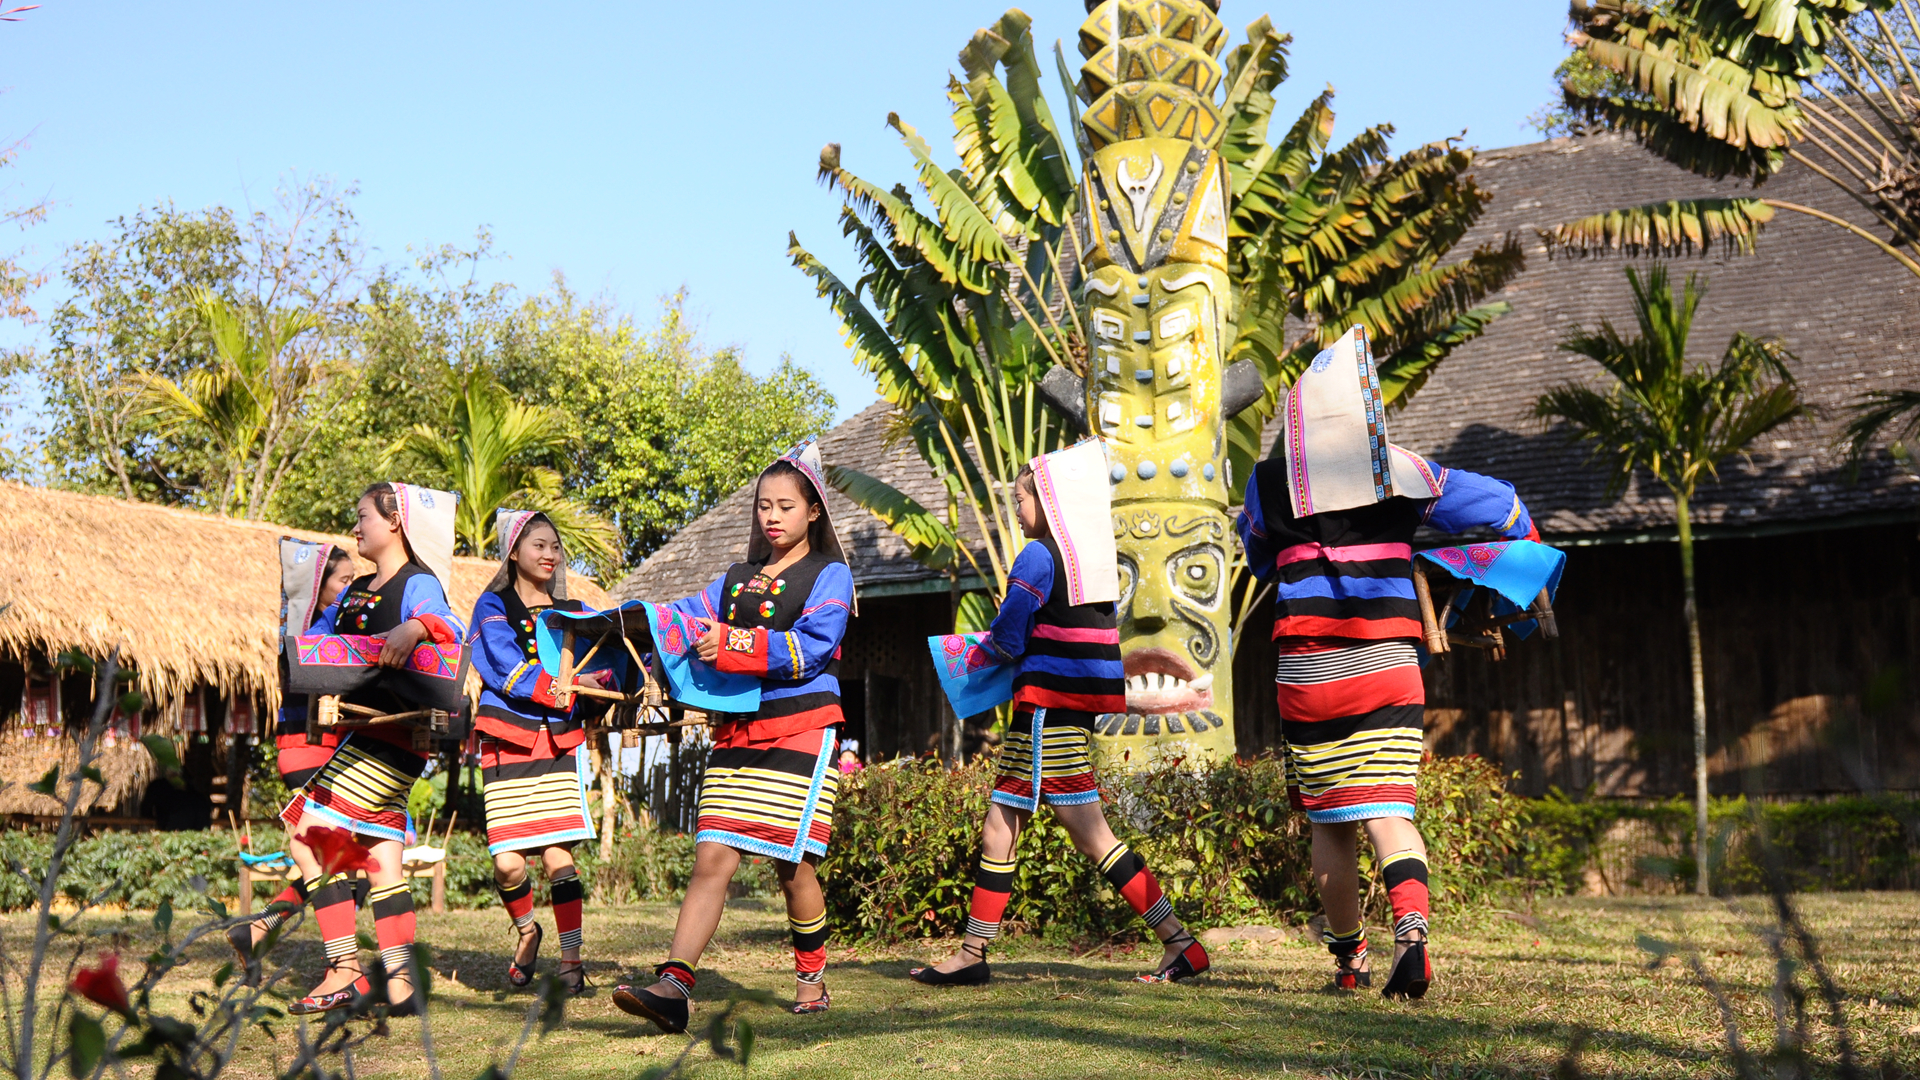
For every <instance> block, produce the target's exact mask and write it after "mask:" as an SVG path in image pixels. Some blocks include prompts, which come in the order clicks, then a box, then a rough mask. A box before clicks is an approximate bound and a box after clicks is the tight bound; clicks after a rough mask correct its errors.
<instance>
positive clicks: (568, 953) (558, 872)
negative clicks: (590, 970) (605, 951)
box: [540, 846, 580, 964]
mask: <svg viewBox="0 0 1920 1080" xmlns="http://www.w3.org/2000/svg"><path fill="white" fill-rule="evenodd" d="M540 862H541V864H542V865H543V867H544V868H545V870H546V871H547V884H548V885H552V884H553V882H554V879H556V878H564V877H566V876H568V875H573V876H575V877H578V875H579V869H578V868H577V867H575V866H574V864H573V849H572V848H570V847H559V846H555V847H549V848H547V849H546V850H544V851H542V852H541V853H540ZM553 921H554V928H555V929H556V930H559V929H561V927H560V922H561V919H560V901H558V900H555V901H554V913H553ZM560 962H561V963H563V964H578V963H579V962H580V946H579V945H568V944H566V935H565V933H564V932H563V933H562V934H561V945H560Z"/></svg>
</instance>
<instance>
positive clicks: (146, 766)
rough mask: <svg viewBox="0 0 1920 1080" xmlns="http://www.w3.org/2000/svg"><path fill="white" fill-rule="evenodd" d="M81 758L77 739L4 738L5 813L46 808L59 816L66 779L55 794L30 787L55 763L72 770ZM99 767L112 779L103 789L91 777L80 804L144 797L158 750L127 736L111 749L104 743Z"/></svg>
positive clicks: (0, 770)
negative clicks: (28, 787)
mask: <svg viewBox="0 0 1920 1080" xmlns="http://www.w3.org/2000/svg"><path fill="white" fill-rule="evenodd" d="M79 764H80V744H79V743H78V742H77V741H76V740H73V739H47V738H23V737H21V736H18V735H14V736H8V737H5V738H0V785H3V786H0V814H44V815H47V816H58V815H59V814H60V812H61V811H62V810H63V809H64V808H65V805H66V797H67V784H66V782H65V781H64V780H62V781H61V783H60V785H59V787H58V789H57V790H56V792H55V794H54V796H53V797H48V796H46V795H42V794H40V793H39V792H37V791H29V790H27V785H28V784H32V783H35V782H36V781H38V780H39V779H40V778H41V777H42V776H45V775H46V774H47V770H48V769H49V768H51V767H53V766H54V765H58V766H60V775H61V776H62V777H65V776H67V775H69V774H71V773H72V772H73V770H74V768H75V766H77V765H79ZM93 765H94V768H96V769H99V770H100V777H101V779H103V780H105V781H106V782H107V786H106V789H105V790H104V791H102V790H101V788H100V786H99V785H98V784H95V783H94V782H93V781H91V780H83V781H81V783H82V785H83V786H82V788H81V790H80V805H79V810H80V811H81V812H82V813H84V812H86V811H87V810H90V809H103V810H104V809H111V808H114V807H118V806H121V805H122V804H124V803H127V802H129V801H133V800H137V799H139V798H140V794H141V792H143V791H145V790H146V789H147V782H148V781H149V780H151V779H153V756H152V755H151V754H149V753H147V750H146V748H145V747H143V746H141V745H140V744H139V743H138V742H133V741H122V742H119V743H118V744H116V745H115V746H113V747H112V748H111V749H109V748H108V747H107V746H105V745H104V744H103V745H102V746H101V747H100V748H99V752H98V753H97V754H95V755H94V759H93Z"/></svg>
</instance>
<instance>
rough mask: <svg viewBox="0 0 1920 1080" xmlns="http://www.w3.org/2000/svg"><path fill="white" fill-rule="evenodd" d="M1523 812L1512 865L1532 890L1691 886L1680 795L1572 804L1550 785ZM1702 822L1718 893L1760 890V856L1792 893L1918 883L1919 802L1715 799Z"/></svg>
mask: <svg viewBox="0 0 1920 1080" xmlns="http://www.w3.org/2000/svg"><path fill="white" fill-rule="evenodd" d="M1526 812H1527V819H1528V822H1529V827H1528V829H1527V840H1526V843H1525V845H1524V849H1523V852H1522V859H1521V862H1520V865H1518V866H1517V867H1516V868H1515V869H1516V872H1517V873H1518V875H1519V876H1520V877H1521V878H1522V879H1523V880H1525V881H1527V882H1530V883H1532V885H1533V886H1534V887H1536V888H1540V889H1543V890H1545V891H1549V892H1561V893H1571V892H1579V891H1582V890H1583V889H1586V888H1588V887H1589V886H1590V885H1595V884H1597V885H1599V886H1600V887H1602V888H1605V889H1609V890H1611V891H1641V890H1665V889H1685V888H1690V887H1691V882H1692V881H1693V876H1694V855H1693V833H1694V809H1693V804H1692V803H1691V802H1689V801H1687V800H1684V799H1678V798H1676V799H1670V800H1667V801H1663V802H1657V803H1629V802H1617V801H1611V800H1594V801H1581V802H1575V801H1573V800H1570V799H1568V798H1566V797H1565V796H1564V795H1561V794H1560V793H1558V792H1555V793H1553V794H1551V795H1549V796H1548V797H1547V798H1544V799H1534V800H1529V801H1528V803H1527V808H1526ZM1707 823H1708V866H1707V869H1708V871H1709V876H1710V878H1711V881H1712V884H1713V889H1714V891H1715V892H1721V893H1751V892H1762V891H1764V890H1765V889H1766V881H1767V861H1768V857H1769V855H1771V856H1772V857H1773V858H1774V859H1775V860H1776V866H1777V867H1778V868H1779V870H1780V872H1781V874H1782V875H1783V876H1784V877H1785V879H1786V882H1787V884H1788V886H1789V887H1790V888H1792V889H1793V890H1795V891H1802V892H1805V891H1818V890H1829V889H1831V890H1844V889H1912V888H1916V887H1920V799H1913V798H1903V797H1898V796H1851V797H1843V798H1835V799H1826V800H1820V801H1806V802H1750V801H1748V800H1747V799H1746V798H1744V797H1740V798H1731V799H1714V800H1712V801H1711V802H1710V803H1709V804H1708V811H1707ZM1596 878H1597V879H1598V880H1595V879H1596Z"/></svg>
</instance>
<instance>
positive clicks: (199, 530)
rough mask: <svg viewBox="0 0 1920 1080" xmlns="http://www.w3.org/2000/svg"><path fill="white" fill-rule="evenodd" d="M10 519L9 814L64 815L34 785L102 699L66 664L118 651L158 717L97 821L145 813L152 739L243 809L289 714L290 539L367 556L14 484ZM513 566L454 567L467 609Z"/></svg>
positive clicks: (3, 581) (120, 756) (242, 526)
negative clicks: (175, 746)
mask: <svg viewBox="0 0 1920 1080" xmlns="http://www.w3.org/2000/svg"><path fill="white" fill-rule="evenodd" d="M0 519H4V520H5V521H6V522H7V523H8V526H9V527H8V528H7V529H6V530H5V531H4V533H0V782H5V783H4V786H3V787H0V813H4V814H52V813H58V812H59V806H58V804H57V803H55V802H54V800H52V799H49V798H47V797H45V796H42V795H38V794H36V793H34V792H31V791H28V790H27V788H26V785H27V784H29V783H31V782H33V781H34V780H37V779H38V778H39V777H40V776H42V775H43V774H45V772H46V770H47V768H48V766H50V765H52V764H54V763H55V762H56V761H57V760H60V759H62V758H65V759H67V760H69V761H71V759H72V757H73V754H74V752H75V751H74V741H73V735H74V733H75V732H77V731H78V730H79V728H80V727H82V726H83V725H84V724H85V723H86V721H87V719H88V717H89V716H90V715H91V711H92V695H93V687H92V686H91V684H90V682H89V680H88V679H87V678H86V677H84V676H76V675H72V674H66V675H64V676H63V675H62V673H60V672H59V671H57V670H56V669H55V667H54V664H53V661H54V658H56V657H57V656H58V655H59V654H61V653H62V652H64V651H66V650H69V649H77V650H79V651H81V652H84V653H86V654H88V655H90V656H94V657H100V656H104V655H106V654H107V652H108V651H110V650H112V649H114V648H116V647H117V648H119V650H120V657H121V662H122V663H123V664H125V665H127V666H130V667H132V668H134V669H135V670H137V671H138V672H139V673H140V678H139V689H140V690H141V691H142V692H143V693H145V694H146V696H147V698H148V700H149V703H150V704H149V706H148V708H147V710H146V711H145V712H144V713H143V714H141V715H140V716H116V717H115V719H114V722H113V725H112V727H111V730H110V734H109V738H108V740H107V742H108V743H109V744H110V745H108V746H107V747H105V749H104V756H103V759H102V760H101V761H100V763H99V765H100V768H101V772H102V774H103V775H104V776H105V778H106V780H107V785H106V789H105V791H103V792H99V793H92V794H93V797H92V798H90V799H89V803H90V804H91V806H92V807H93V809H94V810H95V812H96V813H98V812H101V811H107V812H113V813H117V814H119V815H122V816H125V815H130V814H132V813H133V812H134V810H135V809H136V807H138V805H139V802H140V797H141V795H142V793H143V792H144V790H145V789H146V786H147V781H148V779H149V778H150V775H149V773H150V767H149V760H148V756H147V754H146V752H145V750H144V749H142V748H141V747H140V745H139V743H138V741H137V739H138V736H140V735H141V734H145V733H158V734H163V735H168V736H172V737H174V738H176V739H177V740H178V741H179V742H180V743H181V745H182V750H183V761H184V763H185V765H186V772H187V779H188V785H189V789H190V790H191V791H193V792H195V793H196V794H197V795H198V796H200V797H202V798H204V799H205V800H206V801H207V802H208V803H209V804H211V806H212V807H213V810H214V812H215V814H216V815H217V814H218V813H219V812H220V811H221V810H222V809H223V808H225V807H227V805H228V803H229V796H228V792H229V791H234V792H235V793H236V795H235V797H233V798H232V799H231V802H232V803H234V804H238V803H239V802H240V798H239V797H238V795H237V792H238V789H239V785H240V784H241V783H242V782H243V777H244V767H245V766H244V762H245V760H246V756H245V754H244V753H242V749H243V748H244V747H246V746H249V745H251V744H252V743H253V742H254V741H255V740H256V739H257V738H258V737H259V735H260V734H261V733H262V732H263V731H264V730H265V727H266V724H265V721H264V718H267V717H271V716H272V715H273V713H274V711H275V710H276V709H278V707H279V677H278V668H277V666H276V664H277V652H276V643H275V634H276V630H277V627H278V625H279V603H280V572H279V560H278V555H277V553H276V545H277V542H278V540H279V538H280V537H282V536H298V537H301V538H303V539H307V540H327V541H332V542H335V543H341V544H345V545H347V546H348V548H349V550H351V547H352V541H351V540H349V539H347V538H345V537H339V536H326V535H324V534H321V533H312V532H303V531H301V530H298V529H288V528H285V527H283V526H279V525H274V524H270V523H267V522H256V521H236V520H233V519H231V518H221V517H214V516H212V515H209V514H203V513H197V512H195V511H191V510H181V509H175V508H171V507H164V506H152V505H148V504H145V503H135V502H127V501H125V500H122V499H112V498H104V497H100V496H94V495H76V494H72V493H69V492H63V491H48V490H46V489H44V488H35V487H27V486H24V485H21V484H11V483H4V482H0ZM497 565H498V564H497V563H494V562H492V561H491V560H487V559H475V558H457V559H455V560H454V571H453V583H452V590H451V591H452V596H451V597H450V599H451V600H452V602H453V606H454V609H455V610H456V611H460V612H463V613H464V612H467V611H471V610H472V608H473V604H474V601H475V600H477V599H478V598H479V595H480V591H481V589H483V588H484V587H485V586H486V583H487V581H488V580H489V579H490V578H491V577H492V576H493V573H494V571H495V569H496V568H497ZM363 568H364V567H363ZM572 585H573V589H574V595H575V596H578V597H579V598H580V599H581V600H583V601H584V602H586V603H587V604H591V605H598V604H601V603H604V602H605V596H604V594H602V593H601V592H600V591H599V590H598V589H597V588H595V587H594V586H593V584H592V583H591V582H587V581H584V580H582V578H581V577H580V576H579V575H575V577H574V579H573V582H572ZM235 808H236V809H237V806H235Z"/></svg>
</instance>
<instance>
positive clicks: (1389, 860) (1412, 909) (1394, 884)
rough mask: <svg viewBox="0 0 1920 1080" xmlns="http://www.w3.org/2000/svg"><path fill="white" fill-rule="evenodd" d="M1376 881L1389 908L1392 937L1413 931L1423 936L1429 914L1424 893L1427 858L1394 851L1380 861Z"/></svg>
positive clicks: (1427, 895)
mask: <svg viewBox="0 0 1920 1080" xmlns="http://www.w3.org/2000/svg"><path fill="white" fill-rule="evenodd" d="M1380 877H1381V881H1382V883H1383V884H1385V885H1386V887H1387V899H1388V900H1389V901H1390V902H1392V904H1393V936H1394V937H1396V938H1402V937H1406V936H1407V935H1408V934H1410V933H1412V932H1413V931H1415V930H1418V931H1420V933H1421V934H1423V935H1424V934H1425V933H1426V932H1427V919H1428V917H1429V916H1430V915H1431V914H1432V909H1431V907H1430V905H1429V899H1430V897H1429V894H1428V892H1427V857H1426V856H1425V855H1422V854H1420V853H1419V852H1417V851H1396V852H1394V853H1393V854H1391V855H1389V856H1387V857H1386V858H1384V859H1381V860H1380Z"/></svg>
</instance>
